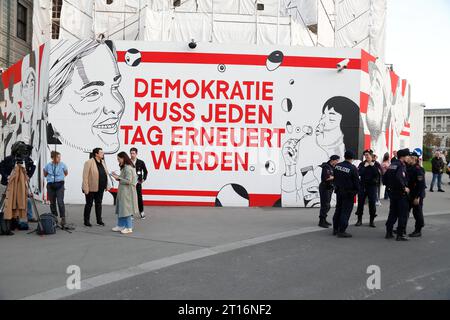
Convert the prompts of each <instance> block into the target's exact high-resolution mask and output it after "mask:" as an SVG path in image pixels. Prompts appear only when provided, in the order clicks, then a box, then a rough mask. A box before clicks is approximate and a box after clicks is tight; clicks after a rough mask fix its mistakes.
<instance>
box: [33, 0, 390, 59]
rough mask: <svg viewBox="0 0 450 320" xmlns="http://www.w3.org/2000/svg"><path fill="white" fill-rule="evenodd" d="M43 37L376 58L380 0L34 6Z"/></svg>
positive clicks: (48, 2) (100, 0)
mask: <svg viewBox="0 0 450 320" xmlns="http://www.w3.org/2000/svg"><path fill="white" fill-rule="evenodd" d="M34 6H35V8H34V17H33V24H34V30H35V31H34V33H35V36H34V37H33V47H34V48H36V47H37V46H38V45H40V44H42V43H44V42H45V41H47V40H49V39H82V38H105V39H111V40H143V41H190V40H191V39H195V40H196V41H208V42H216V43H252V44H260V45H263V44H280V45H288V46H323V47H359V48H362V49H365V50H366V51H368V52H369V53H371V54H373V55H375V56H377V57H383V56H384V42H385V20H386V0H340V1H337V0H82V1H75V0H37V1H35V2H34Z"/></svg>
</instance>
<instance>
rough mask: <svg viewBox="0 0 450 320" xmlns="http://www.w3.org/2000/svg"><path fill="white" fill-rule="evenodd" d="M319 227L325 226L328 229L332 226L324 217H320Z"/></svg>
mask: <svg viewBox="0 0 450 320" xmlns="http://www.w3.org/2000/svg"><path fill="white" fill-rule="evenodd" d="M319 227H321V228H324V229H328V228H329V227H330V226H329V225H328V224H327V223H326V221H325V219H324V218H320V221H319Z"/></svg>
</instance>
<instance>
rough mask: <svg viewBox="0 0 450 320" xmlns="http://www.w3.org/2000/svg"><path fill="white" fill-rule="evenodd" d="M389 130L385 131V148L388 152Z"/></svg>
mask: <svg viewBox="0 0 450 320" xmlns="http://www.w3.org/2000/svg"><path fill="white" fill-rule="evenodd" d="M389 136H390V135H389V129H388V130H386V148H388V150H389Z"/></svg>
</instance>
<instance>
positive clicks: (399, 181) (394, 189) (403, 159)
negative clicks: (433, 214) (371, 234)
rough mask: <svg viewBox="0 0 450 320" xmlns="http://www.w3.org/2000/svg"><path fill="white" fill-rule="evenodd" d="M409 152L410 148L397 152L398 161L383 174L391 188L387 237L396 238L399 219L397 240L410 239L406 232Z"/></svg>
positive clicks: (387, 185) (385, 182)
mask: <svg viewBox="0 0 450 320" xmlns="http://www.w3.org/2000/svg"><path fill="white" fill-rule="evenodd" d="M409 154H410V152H409V149H402V150H399V151H398V152H397V158H398V161H394V162H393V163H391V165H390V166H389V168H388V170H387V171H386V173H385V174H384V176H383V179H384V181H383V182H384V184H385V185H386V187H387V188H389V192H390V199H391V201H390V206H389V216H388V220H387V221H386V239H392V238H394V234H393V228H394V224H395V222H396V221H397V219H398V226H397V241H407V240H408V239H407V238H406V237H405V233H406V225H407V223H408V212H409V198H408V194H409V188H408V179H407V173H406V163H407V161H408V157H409Z"/></svg>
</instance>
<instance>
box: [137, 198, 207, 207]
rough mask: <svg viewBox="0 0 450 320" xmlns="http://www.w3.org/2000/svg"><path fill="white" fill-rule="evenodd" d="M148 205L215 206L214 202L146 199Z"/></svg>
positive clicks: (145, 202) (145, 203)
mask: <svg viewBox="0 0 450 320" xmlns="http://www.w3.org/2000/svg"><path fill="white" fill-rule="evenodd" d="M143 202H144V205H146V206H193V207H214V206H215V203H214V202H195V201H159V200H144V201H143Z"/></svg>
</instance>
